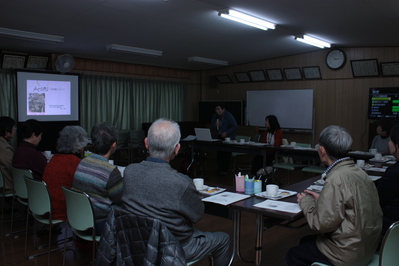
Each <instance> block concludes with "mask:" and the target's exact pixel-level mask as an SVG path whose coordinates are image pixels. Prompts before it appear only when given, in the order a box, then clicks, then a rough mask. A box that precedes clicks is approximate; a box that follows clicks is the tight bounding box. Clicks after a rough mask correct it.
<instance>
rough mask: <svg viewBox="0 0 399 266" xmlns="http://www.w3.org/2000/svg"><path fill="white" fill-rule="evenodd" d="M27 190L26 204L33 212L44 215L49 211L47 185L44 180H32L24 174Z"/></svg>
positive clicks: (49, 202) (49, 200)
mask: <svg viewBox="0 0 399 266" xmlns="http://www.w3.org/2000/svg"><path fill="white" fill-rule="evenodd" d="M24 180H25V184H26V189H27V190H28V205H29V209H30V211H31V212H32V213H33V214H37V215H44V214H46V213H51V199H50V193H49V191H48V188H47V185H46V183H45V182H44V181H39V180H34V179H32V178H30V177H28V176H24Z"/></svg>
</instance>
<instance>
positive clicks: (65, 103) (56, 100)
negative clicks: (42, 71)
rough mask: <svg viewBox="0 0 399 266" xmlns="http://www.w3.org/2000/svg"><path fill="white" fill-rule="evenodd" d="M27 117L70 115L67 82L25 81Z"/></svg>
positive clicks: (69, 84) (69, 94) (69, 87)
mask: <svg viewBox="0 0 399 266" xmlns="http://www.w3.org/2000/svg"><path fill="white" fill-rule="evenodd" d="M26 87H27V90H26V93H27V95H26V99H27V115H70V114H71V83H70V82H69V81H51V80H27V82H26Z"/></svg>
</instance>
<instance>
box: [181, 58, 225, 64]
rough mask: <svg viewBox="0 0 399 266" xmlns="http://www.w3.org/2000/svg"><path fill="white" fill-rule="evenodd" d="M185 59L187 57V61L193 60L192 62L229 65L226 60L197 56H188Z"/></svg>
mask: <svg viewBox="0 0 399 266" xmlns="http://www.w3.org/2000/svg"><path fill="white" fill-rule="evenodd" d="M187 59H188V62H194V63H205V64H212V65H221V66H228V65H229V62H227V61H222V60H216V59H210V58H204V57H198V56H192V57H188V58H187Z"/></svg>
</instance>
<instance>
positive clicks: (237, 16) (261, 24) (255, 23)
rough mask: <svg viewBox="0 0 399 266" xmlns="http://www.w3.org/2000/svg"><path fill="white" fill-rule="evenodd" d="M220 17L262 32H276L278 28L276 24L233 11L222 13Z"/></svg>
mask: <svg viewBox="0 0 399 266" xmlns="http://www.w3.org/2000/svg"><path fill="white" fill-rule="evenodd" d="M218 15H219V16H221V17H222V18H227V19H230V20H234V21H237V22H240V23H243V24H246V25H249V26H252V27H255V28H258V29H261V30H267V29H272V30H274V29H275V28H276V24H274V23H271V22H269V21H266V20H263V19H259V18H256V17H253V16H250V15H247V14H244V13H241V12H238V11H235V10H232V9H228V10H226V11H220V12H219V14H218Z"/></svg>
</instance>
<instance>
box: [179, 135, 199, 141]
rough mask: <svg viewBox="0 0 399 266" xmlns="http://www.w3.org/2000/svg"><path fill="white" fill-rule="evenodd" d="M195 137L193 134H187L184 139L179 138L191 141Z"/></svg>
mask: <svg viewBox="0 0 399 266" xmlns="http://www.w3.org/2000/svg"><path fill="white" fill-rule="evenodd" d="M196 139H197V137H196V136H194V135H188V136H187V137H185V138H184V139H181V140H183V141H192V140H196Z"/></svg>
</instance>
